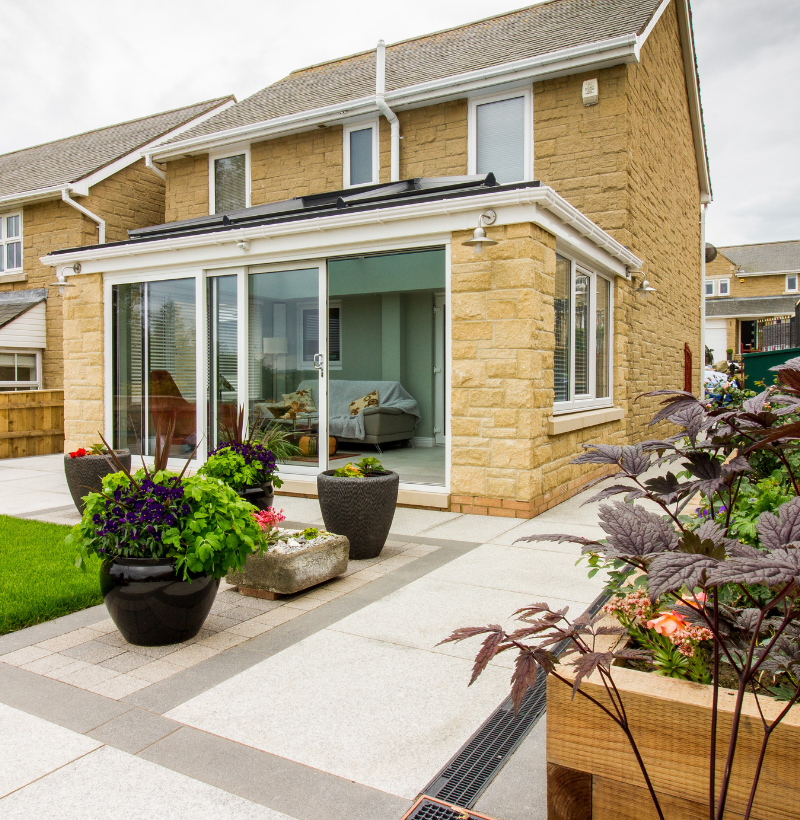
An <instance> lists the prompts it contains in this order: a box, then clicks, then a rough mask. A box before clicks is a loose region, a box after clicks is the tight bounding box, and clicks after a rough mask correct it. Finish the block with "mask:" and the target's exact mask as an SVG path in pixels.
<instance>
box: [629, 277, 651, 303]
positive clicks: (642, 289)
mask: <svg viewBox="0 0 800 820" xmlns="http://www.w3.org/2000/svg"><path fill="white" fill-rule="evenodd" d="M636 278H638V277H634V281H635V280H636ZM633 292H634V293H635V294H636V295H637V296H641V297H642V299H646V298H647V295H648V294H649V293H655V292H656V289H655V288H654V287H651V285H650V282H649V281H648V280H647V279H646V278H645V276H644V274H642V284H641V285H639V287H638V288H634V289H633Z"/></svg>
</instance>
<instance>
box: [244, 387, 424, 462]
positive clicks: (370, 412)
mask: <svg viewBox="0 0 800 820" xmlns="http://www.w3.org/2000/svg"><path fill="white" fill-rule="evenodd" d="M296 390H311V394H312V396H313V398H314V404H315V405H316V406H319V393H318V381H317V380H316V379H306V380H304V381H301V382H300V384H299V385H297V388H296ZM374 390H377V391H378V401H379V405H378V406H377V407H366V408H364V409H363V410H362V411H361V412H360V413H358V415H357V416H350V402H352V401H356V400H357V399H360V398H362V397H363V396H366V395H368V394H369V393H371V392H373V391H374ZM328 404H329V411H328V426H329V430H328V432H329V434H330V435H332V436H335V438H336V439H337V441H340V442H356V443H359V444H361V443H366V444H374V445H375V446H376V447H377V448H378V449H379V450H380V446H381V445H382V444H387V443H389V442H393V441H409V440H411V439H412V438H413V437H414V430H415V429H416V426H417V422H418V421H419V419H420V412H419V406H418V405H417V402H416V400H415V399H414V397H413V396H411V394H410V393H408V392H407V391H406V390H405V388H404V387H403V386H402V385H401V384H400V382H397V381H355V380H347V379H331V380H330V381H329V382H328ZM255 410H256V411H258V412H260V413H261V415H269V413H272V414H275V412H276V408H275V406H274V405H272V404H269V405H268V404H263V405H259V404H258V403H257V404H256V405H255ZM268 411H269V412H268ZM297 418H298V421H300V420H301V419H305V420H310V421H312V422H314V421H315V420H317V418H318V416H317V414H316V413H313V414H304V415H303V416H298V417H297Z"/></svg>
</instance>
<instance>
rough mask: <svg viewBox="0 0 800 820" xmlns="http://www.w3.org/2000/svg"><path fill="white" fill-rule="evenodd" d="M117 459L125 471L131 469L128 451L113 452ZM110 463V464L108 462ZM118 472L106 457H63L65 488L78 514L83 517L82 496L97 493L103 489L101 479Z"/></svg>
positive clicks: (83, 505)
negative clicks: (67, 488) (66, 487)
mask: <svg viewBox="0 0 800 820" xmlns="http://www.w3.org/2000/svg"><path fill="white" fill-rule="evenodd" d="M114 453H115V454H116V456H117V458H118V459H119V460H120V461H121V462H122V464H123V465H124V467H125V469H126V470H130V469H131V453H130V450H114ZM109 461H111V464H109V463H108V462H109ZM116 472H118V470H117V468H116V466H115V465H114V462H113V461H112V460H111V459H110V458H107V457H106V456H96V455H85V456H75V458H72V457H71V456H70V455H65V456H64V473H65V475H66V477H67V486H68V487H69V491H70V493H71V495H72V500H73V501H74V502H75V506H76V507H77V508H78V512H79V513H80V514H81V515H83V508H84V507H85V506H86V505H85V504H84V503H83V499H84V496H87V495H88V494H89V493H99V492H100V491H101V490H102V489H103V479H104V478H105V477H106V476H107V475H109V474H110V473H116Z"/></svg>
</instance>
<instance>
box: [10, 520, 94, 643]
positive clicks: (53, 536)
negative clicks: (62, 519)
mask: <svg viewBox="0 0 800 820" xmlns="http://www.w3.org/2000/svg"><path fill="white" fill-rule="evenodd" d="M69 530H70V528H69V527H65V526H62V525H61V524H44V523H42V522H41V521H25V520H23V519H21V518H10V517H9V516H7V515H0V635H4V634H5V633H6V632H14V631H15V630H17V629H22V628H23V627H25V626H31V624H38V623H41V622H42V621H50V620H52V619H53V618H58V617H60V616H61V615H67V614H68V613H70V612H75V611H76V610H79V609H86V607H88V606H93V605H94V604H99V603H102V601H103V596H102V595H101V594H100V581H99V579H98V569H99V566H100V563H99V561H98V560H97V559H94V560H93V561H92V562H91V564H90V565H89V569H88V570H87V571H86V572H82V571H81V570H79V569H76V567H75V550H74V549H69V548H68V547H65V546H64V538H65V537H66V535H67V534H68V533H69Z"/></svg>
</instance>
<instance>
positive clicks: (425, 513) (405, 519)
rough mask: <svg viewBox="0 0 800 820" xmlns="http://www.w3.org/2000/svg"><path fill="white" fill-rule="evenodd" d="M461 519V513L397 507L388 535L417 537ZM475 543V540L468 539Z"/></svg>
mask: <svg viewBox="0 0 800 820" xmlns="http://www.w3.org/2000/svg"><path fill="white" fill-rule="evenodd" d="M456 518H461V513H453V512H443V511H441V510H415V509H411V508H408V507H397V509H396V510H395V511H394V519H393V520H392V526H391V528H390V530H389V531H390V533H391V534H392V535H419V534H420V533H422V532H425V531H426V530H429V529H431V528H432V527H436V526H438V525H440V524H445V523H447V522H448V521H454V520H455V519H456ZM468 540H470V541H477V540H478V539H477V538H470V539H468Z"/></svg>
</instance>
